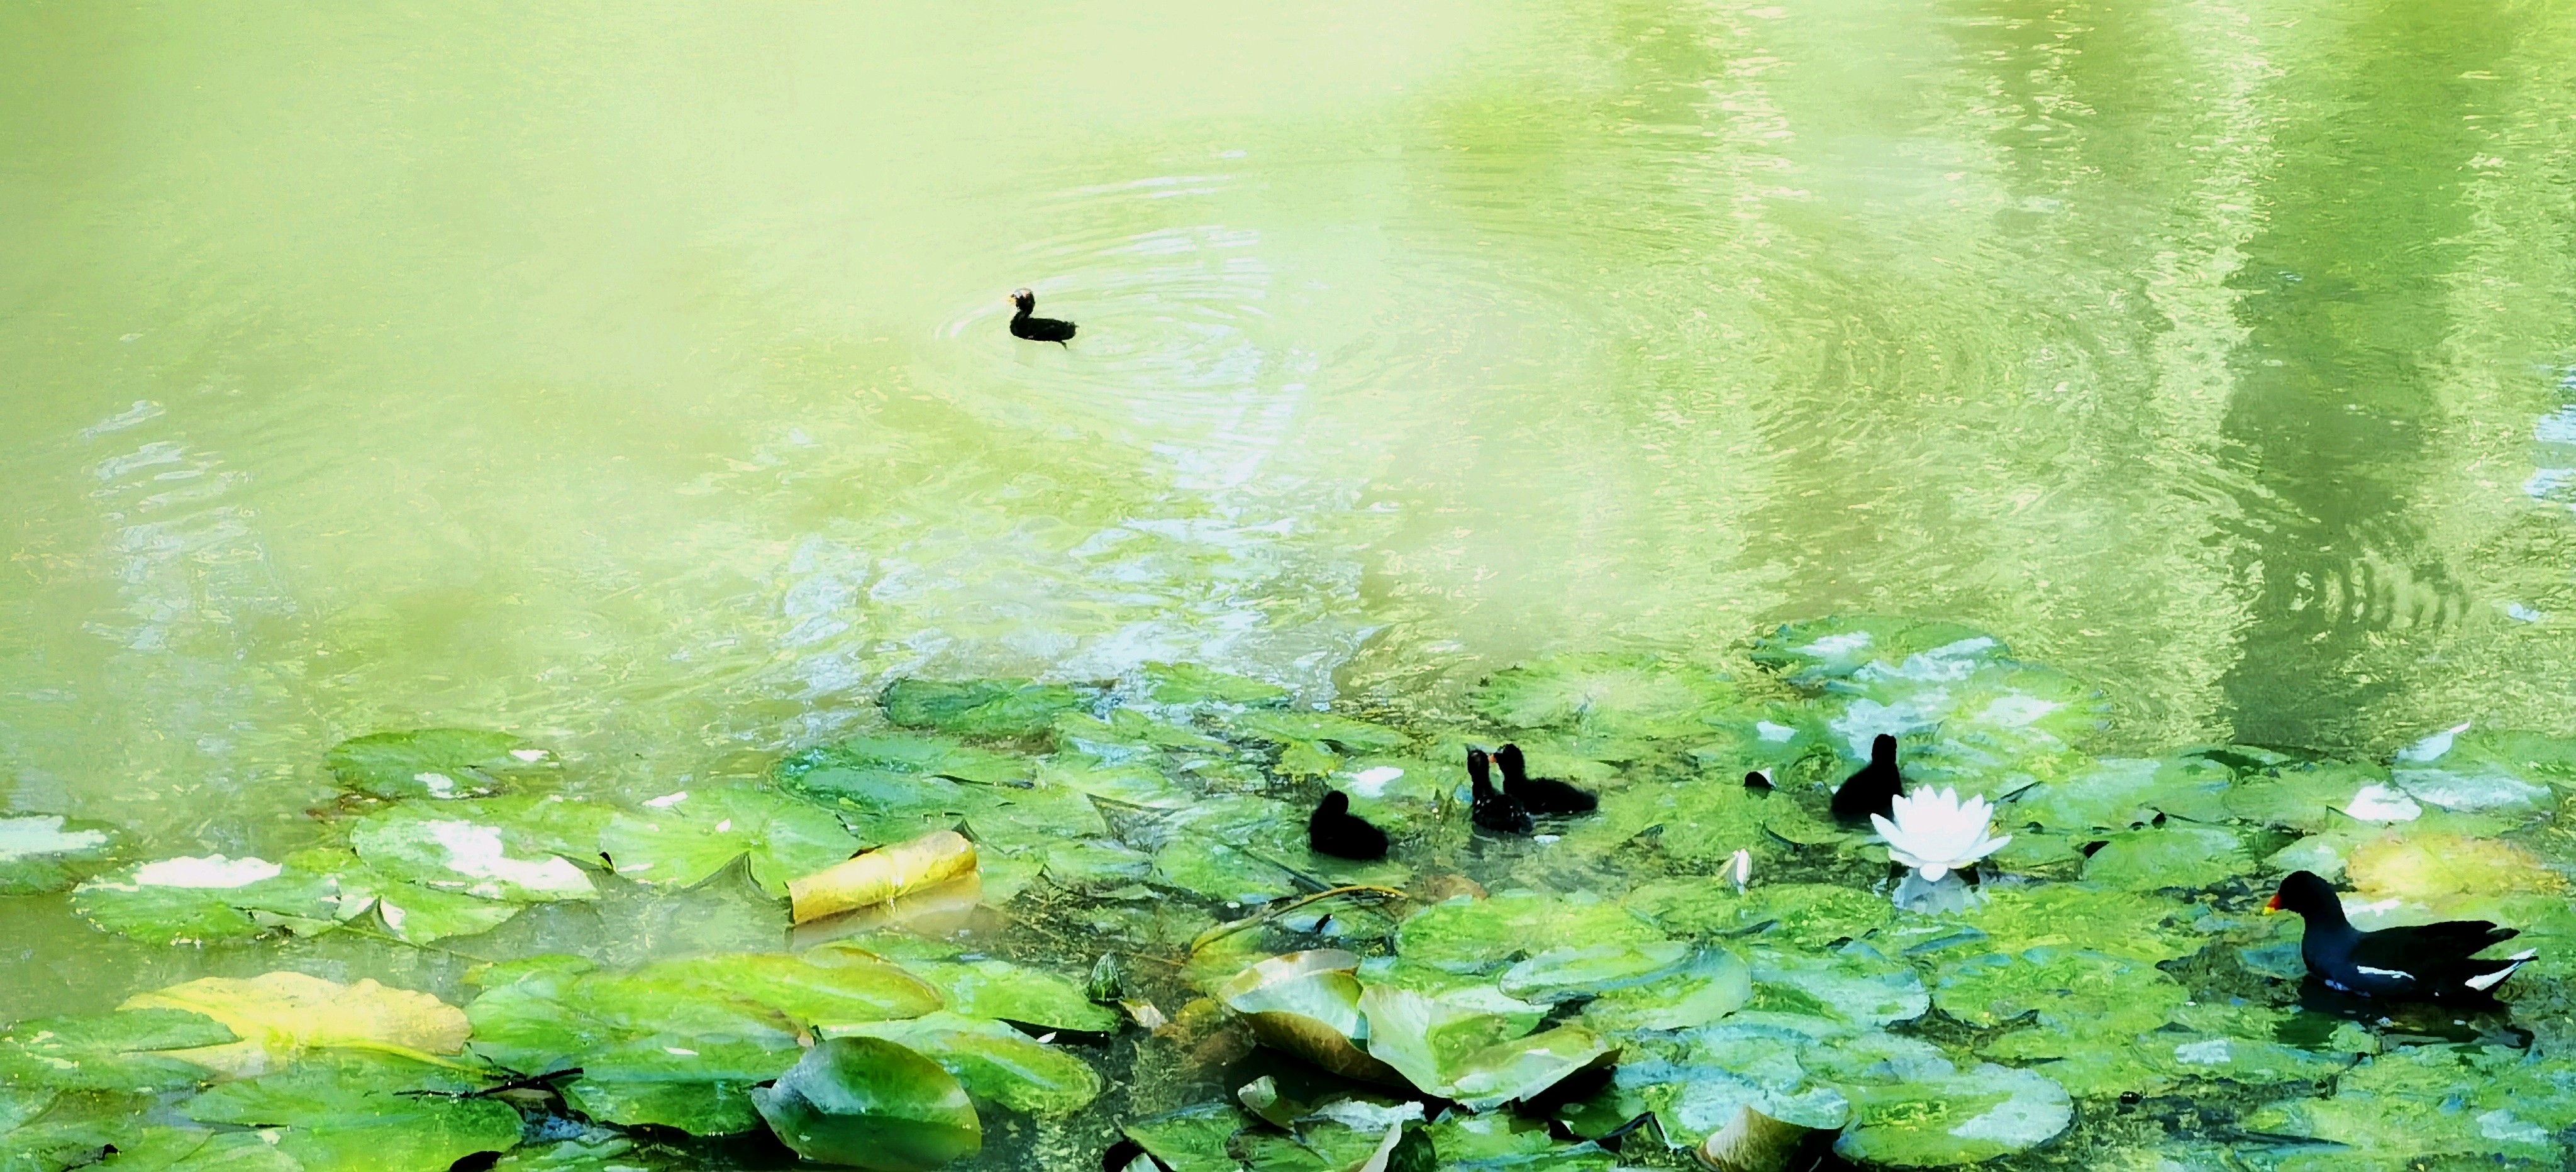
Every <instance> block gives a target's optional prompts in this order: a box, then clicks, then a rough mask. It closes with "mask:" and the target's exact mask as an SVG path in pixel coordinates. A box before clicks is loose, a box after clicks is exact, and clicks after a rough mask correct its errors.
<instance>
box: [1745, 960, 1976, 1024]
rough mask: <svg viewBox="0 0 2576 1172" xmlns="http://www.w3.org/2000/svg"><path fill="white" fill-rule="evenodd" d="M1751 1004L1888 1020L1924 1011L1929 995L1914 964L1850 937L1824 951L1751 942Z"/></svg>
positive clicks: (1865, 1021) (1785, 1010) (1852, 1019)
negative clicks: (1809, 951)
mask: <svg viewBox="0 0 2576 1172" xmlns="http://www.w3.org/2000/svg"><path fill="white" fill-rule="evenodd" d="M1744 958H1745V960H1746V961H1747V962H1749V963H1750V964H1751V966H1752V969H1753V986H1754V988H1753V1001H1752V1005H1753V1006H1754V1007H1756V1008H1759V1009H1763V1010H1768V1011H1772V1012H1777V1013H1791V1014H1803V1015H1809V1016H1817V1017H1828V1018H1837V1019H1840V1020H1842V1021H1846V1022H1852V1023H1856V1024H1860V1025H1887V1024H1890V1023H1894V1022H1900V1021H1911V1020H1913V1019H1914V1018H1918V1017H1921V1016H1923V1012H1924V1010H1926V1009H1928V1008H1930V1007H1931V1004H1932V999H1931V995H1930V993H1929V992H1927V991H1926V990H1925V989H1924V987H1923V978H1922V976H1921V975H1920V974H1918V973H1916V972H1915V971H1914V966H1912V965H1909V964H1904V963H1901V962H1898V961H1894V960H1890V959H1888V958H1887V957H1886V956H1885V955H1883V954H1881V953H1880V952H1879V951H1878V950H1877V949H1875V948H1872V947H1870V946H1869V945H1867V944H1863V943H1860V942H1858V941H1854V942H1852V943H1850V944H1846V945H1843V946H1842V947H1840V948H1837V949H1834V950H1833V951H1831V952H1828V953H1826V954H1824V955H1821V956H1819V955H1815V954H1813V953H1804V952H1790V951H1786V950H1782V949H1777V948H1766V947H1760V946H1756V947H1752V948H1748V949H1746V950H1745V955H1744Z"/></svg>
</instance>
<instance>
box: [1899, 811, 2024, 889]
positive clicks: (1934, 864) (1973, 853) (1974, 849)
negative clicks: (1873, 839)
mask: <svg viewBox="0 0 2576 1172" xmlns="http://www.w3.org/2000/svg"><path fill="white" fill-rule="evenodd" d="M1889 808H1890V809H1892V810H1894V811H1895V812H1896V817H1895V818H1894V819H1893V820H1890V819H1889V818H1888V817H1887V816H1886V815H1884V814H1872V815H1870V816H1869V822H1870V825H1872V826H1875V827H1877V828H1878V836H1879V837H1880V838H1882V839H1885V840H1886V841H1887V853H1888V854H1889V855H1891V856H1893V857H1894V858H1895V859H1896V861H1897V862H1900V863H1903V864H1905V865H1906V866H1909V867H1912V868H1914V869H1915V870H1916V871H1918V872H1920V873H1921V874H1922V876H1923V881H1924V882H1926V883H1938V882H1940V881H1941V877H1942V876H1944V875H1947V874H1949V873H1950V872H1952V871H1956V870H1959V869H1960V868H1963V867H1966V866H1968V865H1969V864H1972V863H1974V862H1976V861H1977V860H1979V859H1982V858H1984V857H1986V856H1987V855H1990V854H1993V853H1995V852H1996V851H1999V850H2002V849H2003V847H2004V844H2005V843H2008V842H2011V841H2012V836H2011V835H2009V834H2007V835H2005V836H2003V837H2001V838H1994V837H1990V836H1989V835H1988V834H1987V831H1989V830H1991V829H1993V826H1994V817H1995V808H1994V806H1993V805H1992V804H1991V803H1989V802H1987V801H1986V799H1985V795H1983V794H1979V795H1977V796H1975V797H1972V798H1969V799H1968V800H1967V801H1965V802H1962V801H1960V800H1959V791H1957V790H1955V789H1943V790H1923V791H1919V792H1916V793H1914V794H1911V795H1908V794H1898V795H1896V798H1895V800H1894V802H1893V803H1892V804H1891V805H1890V807H1889Z"/></svg>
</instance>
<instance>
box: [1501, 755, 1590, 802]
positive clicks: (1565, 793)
mask: <svg viewBox="0 0 2576 1172" xmlns="http://www.w3.org/2000/svg"><path fill="white" fill-rule="evenodd" d="M1494 764H1496V765H1500V766H1502V767H1503V792H1504V793H1507V794H1510V795H1511V796H1512V799H1513V800H1514V801H1517V802H1519V803H1520V804H1521V808H1522V809H1525V810H1528V811H1529V812H1530V813H1532V814H1541V815H1544V814H1589V813H1591V812H1592V811H1593V810H1594V809H1595V808H1597V807H1599V806H1600V805H1601V799H1599V798H1596V797H1593V796H1592V795H1591V794H1590V793H1588V792H1586V791H1584V790H1579V789H1576V788H1575V787H1573V786H1571V785H1567V784H1566V783H1564V782H1562V781H1558V780H1557V779H1555V778H1553V777H1532V776H1530V775H1529V763H1528V762H1526V761H1524V760H1522V759H1521V747H1520V746H1519V745H1505V746H1503V747H1502V748H1501V749H1500V750H1498V751H1496V752H1495V753H1494Z"/></svg>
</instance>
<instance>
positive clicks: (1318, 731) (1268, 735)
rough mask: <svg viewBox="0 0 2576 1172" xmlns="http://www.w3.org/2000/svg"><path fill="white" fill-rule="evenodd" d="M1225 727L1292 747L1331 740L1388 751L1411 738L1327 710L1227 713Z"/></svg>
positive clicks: (1352, 748)
mask: <svg viewBox="0 0 2576 1172" xmlns="http://www.w3.org/2000/svg"><path fill="white" fill-rule="evenodd" d="M1225 727H1226V730H1227V731H1229V732H1232V733H1234V734H1236V735H1238V736H1244V737H1250V738H1252V739H1254V740H1261V741H1269V742H1271V743H1273V744H1278V745H1285V746H1289V747H1291V748H1294V747H1295V746H1298V745H1318V744H1330V745H1334V746H1337V747H1340V748H1343V749H1348V750H1350V751H1352V752H1358V753H1385V752H1391V751H1393V750H1396V749H1401V748H1403V747H1404V746H1406V745H1408V744H1410V743H1412V741H1413V738H1412V737H1410V736H1407V735H1405V734H1404V733H1402V732H1399V731H1397V730H1395V729H1391V728H1388V727H1387V726H1385V725H1382V724H1371V723H1369V722H1367V721H1365V720H1354V719H1352V718H1350V717H1347V716H1336V715H1334V714H1332V713H1330V712H1274V711H1256V712H1244V713H1238V714H1235V715H1233V716H1230V717H1228V718H1227V719H1226V721H1225ZM1325 772H1329V769H1327V770H1325Z"/></svg>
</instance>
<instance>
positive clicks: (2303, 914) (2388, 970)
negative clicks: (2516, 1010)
mask: <svg viewBox="0 0 2576 1172" xmlns="http://www.w3.org/2000/svg"><path fill="white" fill-rule="evenodd" d="M2263 912H2264V914H2266V915H2269V914H2271V913H2273V912H2297V913H2298V914H2299V916H2300V918H2302V919H2305V920H2306V921H2307V927H2306V930H2305V932H2304V933H2303V934H2302V935H2301V937H2300V940H2299V958H2300V959H2302V960H2305V961H2307V962H2308V971H2309V972H2310V973H2313V974H2315V975H2316V978H2317V979H2318V980H2320V981H2323V982H2325V985H2326V987H2327V988H2329V989H2332V990H2334V991H2336V992H2338V993H2351V994H2354V995H2356V996H2360V997H2381V998H2386V999H2389V1000H2392V1001H2452V1002H2462V1001H2466V1002H2484V1001H2489V1000H2492V999H2493V995H2494V989H2495V987H2496V986H2498V985H2501V984H2503V983H2504V979H2505V978H2506V977H2510V976H2512V975H2513V972H2514V970H2515V969H2518V968H2521V967H2522V966H2523V965H2525V964H2528V963H2530V961H2531V958H2532V957H2534V956H2537V955H2539V953H2538V952H2536V951H2535V950H2532V949H2528V948H2526V949H2524V950H2522V951H2521V952H2517V953H2515V954H2513V955H2512V956H2508V957H2504V958H2501V959H2497V960H2480V959H2478V958H2477V955H2476V954H2477V953H2479V952H2481V951H2483V950H2485V949H2486V948H2488V947H2489V946H2491V945H2496V944H2502V943H2504V942H2505V941H2507V940H2511V939H2513V938H2514V937H2516V936H2519V935H2521V934H2522V933H2521V932H2520V931H2518V930H2516V929H2513V928H2499V927H2496V926H2495V925H2494V924H2492V923H2489V922H2487V921H2485V920H2447V921H2444V922H2442V923H2439V924H2414V925H2409V926H2405V927H2397V928H2382V929H2380V930H2378V931H2376V932H2364V931H2362V930H2361V929H2359V928H2355V927H2353V926H2352V921H2350V920H2347V919H2345V918H2344V915H2343V901H2342V900H2341V899H2338V898H2336V896H2335V890H2334V887H2333V885H2331V884H2329V883H2327V882H2326V881H2325V880H2323V879H2320V878H2318V877H2317V876H2315V875H2313V874H2310V873H2309V872H2306V871H2294V872H2292V873H2291V875H2290V877H2289V878H2287V879H2283V880H2282V881H2281V889H2280V890H2279V891H2277V892H2275V893H2273V895H2272V901H2271V902H2270V903H2267V904H2264V905H2263Z"/></svg>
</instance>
